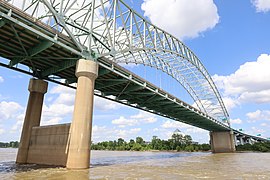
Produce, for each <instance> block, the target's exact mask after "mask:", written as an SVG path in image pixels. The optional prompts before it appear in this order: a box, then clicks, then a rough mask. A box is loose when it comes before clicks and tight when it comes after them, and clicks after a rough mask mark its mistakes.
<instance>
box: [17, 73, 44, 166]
mask: <svg viewBox="0 0 270 180" xmlns="http://www.w3.org/2000/svg"><path fill="white" fill-rule="evenodd" d="M47 88H48V82H46V81H43V80H40V79H34V78H32V79H30V82H29V86H28V90H29V92H30V94H29V98H28V104H27V109H26V114H25V118H24V123H23V129H22V133H21V140H20V146H19V150H18V154H17V159H16V163H20V164H23V163H27V156H28V148H29V141H30V137H31V131H32V127H34V126H39V125H40V118H41V112H42V105H43V99H44V94H45V93H46V92H47Z"/></svg>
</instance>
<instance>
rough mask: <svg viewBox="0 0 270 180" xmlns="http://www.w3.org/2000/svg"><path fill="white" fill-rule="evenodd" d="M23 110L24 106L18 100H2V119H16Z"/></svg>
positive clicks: (0, 108)
mask: <svg viewBox="0 0 270 180" xmlns="http://www.w3.org/2000/svg"><path fill="white" fill-rule="evenodd" d="M22 110H23V107H22V106H21V105H20V104H18V103H16V102H12V101H11V102H6V101H2V102H0V121H1V120H8V119H15V118H16V117H17V116H18V114H20V113H21V112H22Z"/></svg>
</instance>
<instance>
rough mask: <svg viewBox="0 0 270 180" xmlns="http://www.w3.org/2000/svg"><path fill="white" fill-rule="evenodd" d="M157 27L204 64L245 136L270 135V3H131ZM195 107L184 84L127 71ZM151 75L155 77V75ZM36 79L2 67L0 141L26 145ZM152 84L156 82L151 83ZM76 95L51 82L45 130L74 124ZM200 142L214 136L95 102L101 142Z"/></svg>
mask: <svg viewBox="0 0 270 180" xmlns="http://www.w3.org/2000/svg"><path fill="white" fill-rule="evenodd" d="M126 2H127V3H128V4H129V5H130V6H131V7H132V8H134V9H135V10H136V11H137V12H139V13H140V14H141V15H143V16H145V18H147V19H148V20H149V21H151V22H152V23H153V24H155V25H157V26H158V27H161V28H162V29H164V30H166V31H167V32H169V33H171V34H173V35H174V36H176V37H177V38H179V39H180V40H181V41H183V42H184V43H185V44H186V45H187V46H188V47H189V48H190V49H191V50H192V51H193V52H194V53H195V54H196V55H197V56H198V57H199V59H200V60H201V61H202V63H203V64H204V66H205V67H206V69H207V70H208V72H209V74H210V75H211V76H212V78H213V80H214V81H215V83H216V85H217V87H218V89H219V91H220V93H221V95H222V98H223V100H224V102H225V105H226V108H227V110H228V112H229V115H230V118H231V126H232V127H233V128H235V129H240V128H241V129H243V131H244V132H245V133H248V134H252V135H257V134H261V136H263V137H270V106H269V105H270V33H269V29H270V23H269V20H270V0H250V1H235V0H226V1H223V0H215V1H213V0H136V1H135V0H128V1H126ZM125 67H126V68H128V69H129V70H131V71H133V72H136V73H138V74H139V75H140V76H142V77H143V78H146V79H150V78H149V77H150V76H152V74H151V73H152V72H154V74H155V75H154V78H152V81H153V83H154V84H156V85H157V86H160V87H161V88H164V89H165V90H167V91H169V92H170V93H173V94H176V95H177V97H179V98H180V99H182V100H184V101H186V102H187V103H189V104H192V103H193V102H192V101H191V98H190V97H189V96H188V94H187V93H186V92H183V88H181V87H180V84H177V82H175V81H174V80H173V79H169V80H168V77H166V75H164V74H162V73H159V72H157V71H156V70H153V69H150V68H147V67H144V66H133V65H125ZM149 72H151V73H149ZM30 78H31V77H30V76H28V75H24V74H21V73H19V72H15V71H12V70H10V69H6V68H4V67H0V141H1V142H8V141H12V140H16V141H19V139H20V133H21V129H22V124H23V120H24V114H25V108H26V106H27V100H28V94H29V93H28V90H27V88H28V82H29V79H30ZM152 81H151V82H152ZM74 98H75V90H73V89H69V88H66V87H63V86H60V85H57V84H53V83H49V88H48V92H47V93H46V95H45V100H44V104H43V112H42V120H41V124H42V125H48V124H59V123H69V122H71V120H72V113H73V108H74V107H73V103H74ZM177 128H178V129H179V130H180V131H182V132H183V133H184V134H189V135H191V136H192V138H193V140H194V141H198V142H200V143H204V142H209V132H208V131H205V130H202V129H199V128H196V127H192V126H189V125H186V124H183V123H179V122H176V121H173V120H170V119H167V118H163V117H159V116H157V115H154V114H150V113H147V112H144V111H140V110H138V109H134V108H131V107H126V106H123V105H121V104H117V103H115V102H112V101H108V100H105V99H102V98H99V97H95V99H94V116H93V132H92V140H93V141H94V142H99V141H105V140H117V139H118V138H120V137H121V138H124V139H125V140H127V141H129V139H135V138H136V137H137V136H141V137H143V138H144V139H145V140H146V141H150V140H151V138H152V136H154V135H156V136H158V137H159V138H161V139H168V138H170V136H171V135H172V133H173V131H174V130H175V129H177Z"/></svg>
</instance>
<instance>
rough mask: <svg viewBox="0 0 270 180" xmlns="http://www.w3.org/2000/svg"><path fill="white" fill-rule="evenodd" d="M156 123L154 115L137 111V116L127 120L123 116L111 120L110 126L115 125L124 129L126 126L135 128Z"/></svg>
mask: <svg viewBox="0 0 270 180" xmlns="http://www.w3.org/2000/svg"><path fill="white" fill-rule="evenodd" d="M156 121H157V118H156V117H155V115H154V114H151V113H148V112H144V111H139V113H138V114H136V115H132V116H130V117H128V118H125V117H124V116H120V118H118V119H114V120H112V124H116V125H118V126H119V127H121V128H124V127H126V126H135V125H140V124H151V123H155V122H156Z"/></svg>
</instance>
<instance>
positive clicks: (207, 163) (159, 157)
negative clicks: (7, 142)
mask: <svg viewBox="0 0 270 180" xmlns="http://www.w3.org/2000/svg"><path fill="white" fill-rule="evenodd" d="M16 154H17V149H12V148H7V149H1V148H0V179H1V180H5V179H7V180H9V179H14V180H17V179H18V180H19V179H20V180H21V179H41V180H43V179H44V180H45V179H46V180H47V179H53V180H58V179H59V180H61V179H64V180H73V179H75V180H84V179H129V180H131V179H141V180H148V179H154V180H158V179H215V180H219V179H226V180H227V179H250V180H253V179H270V153H228V154H225V153H224V154H223V153H222V154H212V153H183V152H179V153H178V152H126V151H92V152H91V168H90V169H86V170H67V169H65V168H59V167H57V168H51V167H44V166H43V167H42V166H37V165H30V164H28V165H16V164H15V158H16Z"/></svg>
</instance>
